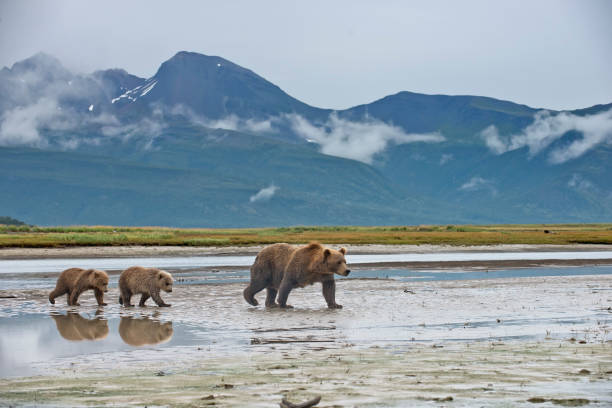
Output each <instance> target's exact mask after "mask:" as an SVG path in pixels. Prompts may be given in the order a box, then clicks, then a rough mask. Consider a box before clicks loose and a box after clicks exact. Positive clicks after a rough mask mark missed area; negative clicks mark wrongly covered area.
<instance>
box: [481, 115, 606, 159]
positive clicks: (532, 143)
mask: <svg viewBox="0 0 612 408" xmlns="http://www.w3.org/2000/svg"><path fill="white" fill-rule="evenodd" d="M570 131H576V132H579V133H581V134H582V138H581V139H576V140H574V141H572V142H570V143H569V144H567V145H564V146H561V147H557V148H555V149H554V150H553V151H551V152H550V153H549V155H548V160H549V161H550V162H551V163H555V164H559V163H564V162H566V161H568V160H572V159H575V158H577V157H580V156H582V155H583V154H584V153H586V152H587V151H589V150H591V149H592V148H594V147H596V146H598V145H600V144H604V143H612V109H610V110H608V111H604V112H600V113H596V114H593V115H586V116H578V115H574V114H572V113H567V112H561V113H559V114H556V115H552V114H551V113H550V112H548V111H540V112H537V113H536V114H535V116H534V121H533V123H532V124H530V125H529V126H527V127H525V129H523V130H522V131H521V132H520V133H518V134H514V135H510V136H508V137H502V136H500V134H499V132H498V130H497V128H496V127H495V126H494V125H491V126H489V127H487V128H486V129H484V130H483V131H482V132H481V133H480V134H481V136H482V137H483V138H484V140H485V143H486V145H487V146H488V147H489V149H490V150H491V151H492V152H493V153H495V154H502V153H505V152H508V151H511V150H516V149H520V148H523V147H527V148H528V149H529V154H530V155H531V156H535V155H537V154H539V153H540V152H542V151H543V150H544V149H546V148H547V147H549V146H550V145H551V144H552V143H554V142H555V141H557V140H559V139H560V138H561V137H563V135H564V134H565V133H567V132H570Z"/></svg>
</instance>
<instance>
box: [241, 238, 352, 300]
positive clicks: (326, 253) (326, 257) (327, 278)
mask: <svg viewBox="0 0 612 408" xmlns="http://www.w3.org/2000/svg"><path fill="white" fill-rule="evenodd" d="M345 254H346V249H345V248H340V250H339V251H336V250H333V249H329V248H324V247H323V246H322V245H321V244H319V243H316V242H315V243H311V244H309V245H307V246H304V247H294V246H292V245H289V244H274V245H270V246H267V247H265V248H264V249H262V250H261V252H260V253H259V254H257V257H256V258H255V262H254V263H253V266H251V283H250V285H249V286H247V288H246V289H245V290H244V292H243V294H244V298H245V299H246V301H247V302H248V303H249V304H251V305H253V306H257V305H258V302H257V300H256V299H255V294H257V293H258V292H259V291H261V290H262V289H264V288H265V289H266V290H267V296H266V306H267V307H275V306H280V307H283V308H285V307H286V308H290V307H292V306H290V305H288V304H287V298H288V297H289V293H290V292H291V290H292V289H293V288H303V287H304V286H306V285H312V284H314V283H316V282H321V284H322V286H323V297H324V298H325V301H326V302H327V307H329V308H330V309H340V308H342V305H339V304H337V303H336V282H335V280H334V274H338V275H341V276H348V274H349V273H350V272H351V271H350V270H349V269H348V268H347V266H346V259H345V258H344V255H345ZM277 293H278V304H277V303H276V301H275V299H276V295H277Z"/></svg>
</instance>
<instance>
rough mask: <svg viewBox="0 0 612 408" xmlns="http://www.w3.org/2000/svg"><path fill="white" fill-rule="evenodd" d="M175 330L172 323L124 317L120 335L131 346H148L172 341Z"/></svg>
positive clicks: (120, 324) (147, 318)
mask: <svg viewBox="0 0 612 408" xmlns="http://www.w3.org/2000/svg"><path fill="white" fill-rule="evenodd" d="M173 333H174V330H173V329H172V322H164V323H162V322H160V321H158V320H153V319H150V318H149V317H141V318H136V317H133V316H122V317H121V322H120V323H119V335H120V336H121V338H122V339H123V341H124V342H125V343H127V344H129V345H130V346H136V347H139V346H147V345H152V344H159V343H165V342H167V341H170V339H171V338H172V334H173Z"/></svg>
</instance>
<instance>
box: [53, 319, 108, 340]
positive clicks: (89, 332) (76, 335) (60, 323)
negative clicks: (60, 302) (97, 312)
mask: <svg viewBox="0 0 612 408" xmlns="http://www.w3.org/2000/svg"><path fill="white" fill-rule="evenodd" d="M51 317H52V318H53V320H55V325H56V326H57V331H58V332H59V334H60V335H61V336H62V337H63V338H65V339H66V340H70V341H81V340H100V339H103V338H106V336H108V323H107V322H106V320H104V319H101V318H99V317H97V318H94V319H91V320H90V319H86V318H84V317H83V316H81V315H80V314H78V313H68V314H66V315H63V314H60V315H54V314H52V315H51Z"/></svg>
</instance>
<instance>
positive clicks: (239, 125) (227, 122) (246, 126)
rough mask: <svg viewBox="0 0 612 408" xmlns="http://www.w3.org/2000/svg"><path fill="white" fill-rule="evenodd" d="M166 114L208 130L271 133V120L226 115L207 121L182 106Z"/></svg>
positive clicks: (175, 107) (173, 108)
mask: <svg viewBox="0 0 612 408" xmlns="http://www.w3.org/2000/svg"><path fill="white" fill-rule="evenodd" d="M168 112H169V113H170V114H172V115H180V116H184V117H186V118H187V119H189V120H190V121H191V122H192V123H194V124H197V125H200V126H204V127H207V128H210V129H226V130H235V131H240V132H253V133H263V132H271V131H272V119H266V120H257V119H243V118H240V117H238V116H236V115H234V114H232V115H228V116H226V117H224V118H221V119H208V118H206V117H203V116H201V115H197V114H196V113H195V112H193V110H191V109H190V108H188V107H186V106H184V105H176V106H174V107H172V108H171V109H169V110H168Z"/></svg>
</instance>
